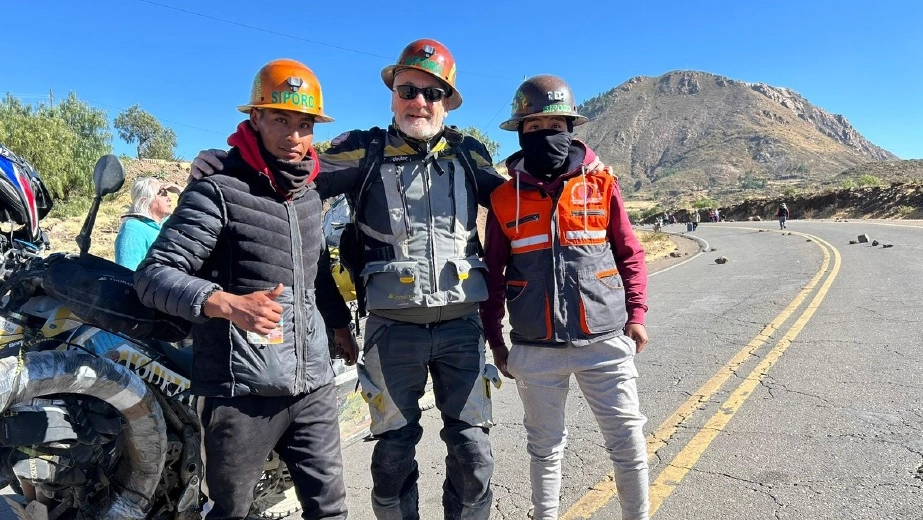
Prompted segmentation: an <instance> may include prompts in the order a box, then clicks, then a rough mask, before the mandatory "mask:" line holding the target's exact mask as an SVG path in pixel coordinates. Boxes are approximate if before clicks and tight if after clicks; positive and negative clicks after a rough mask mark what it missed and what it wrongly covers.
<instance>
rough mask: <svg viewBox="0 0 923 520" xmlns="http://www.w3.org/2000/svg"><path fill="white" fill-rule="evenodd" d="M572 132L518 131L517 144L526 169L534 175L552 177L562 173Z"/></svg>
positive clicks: (572, 137) (565, 164)
mask: <svg viewBox="0 0 923 520" xmlns="http://www.w3.org/2000/svg"><path fill="white" fill-rule="evenodd" d="M573 139H574V134H572V133H570V132H567V131H563V130H537V131H535V132H528V133H524V132H522V131H520V132H519V146H521V147H522V158H523V160H524V161H525V166H526V171H527V172H529V173H530V174H532V175H535V176H536V177H542V178H546V179H553V178H555V177H557V176H558V175H561V174H562V173H564V171H563V169H564V168H565V167H566V166H567V153H568V151H569V150H570V143H571V141H572V140H573Z"/></svg>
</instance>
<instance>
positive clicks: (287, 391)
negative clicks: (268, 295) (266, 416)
mask: <svg viewBox="0 0 923 520" xmlns="http://www.w3.org/2000/svg"><path fill="white" fill-rule="evenodd" d="M259 290H266V288H265V287H263V288H257V287H241V286H235V287H231V292H232V293H233V294H249V293H251V292H254V291H259ZM275 301H276V303H278V304H279V305H281V306H282V320H281V321H280V322H279V324H278V326H277V327H276V329H275V330H274V331H272V332H270V333H269V334H268V335H262V334H257V333H254V332H249V331H246V330H244V329H241V328H240V327H238V326H236V325H234V324H231V329H232V331H231V338H232V343H233V344H234V348H233V350H232V353H231V372H232V378H233V381H234V384H235V385H243V386H245V387H247V388H248V389H249V391H250V393H251V394H256V395H264V396H278V395H292V394H293V393H294V390H295V375H296V374H297V373H298V364H299V360H298V356H297V355H296V354H295V321H294V320H295V312H294V295H293V294H292V289H291V288H290V287H286V288H285V289H284V290H283V291H282V294H280V295H279V296H278V297H277V298H276V300H275Z"/></svg>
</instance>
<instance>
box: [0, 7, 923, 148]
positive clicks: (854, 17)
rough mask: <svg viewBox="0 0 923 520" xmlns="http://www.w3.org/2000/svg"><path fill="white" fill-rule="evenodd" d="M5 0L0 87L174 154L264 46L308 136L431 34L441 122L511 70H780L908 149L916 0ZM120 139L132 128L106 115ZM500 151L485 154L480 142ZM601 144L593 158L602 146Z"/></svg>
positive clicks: (463, 116)
mask: <svg viewBox="0 0 923 520" xmlns="http://www.w3.org/2000/svg"><path fill="white" fill-rule="evenodd" d="M622 4H623V2H620V1H618V0H584V1H582V2H566V1H564V2H562V1H560V0H559V1H553V2H552V1H534V2H522V1H515V2H514V1H503V0H494V1H489V2H481V1H477V0H471V1H458V0H455V1H447V2H446V1H444V2H434V1H409V2H408V1H402V2H389V1H380V0H378V1H364V0H354V1H352V2H337V1H334V2H256V1H249V2H245V1H240V0H221V1H217V0H186V1H183V0H92V1H86V2H78V1H74V0H42V1H41V2H26V1H25V0H7V1H5V2H3V22H4V23H3V27H2V29H0V51H2V56H3V65H2V68H3V73H2V74H0V94H2V93H6V92H9V93H11V94H13V95H14V96H16V97H18V98H20V99H22V100H23V101H26V102H30V103H38V102H42V101H47V99H48V97H49V90H53V92H54V96H55V98H56V99H61V98H63V97H65V96H67V94H68V92H70V91H74V92H76V93H77V96H78V97H79V98H80V99H82V100H83V101H85V102H87V103H89V104H91V105H93V106H95V107H98V108H101V109H104V110H106V111H107V113H108V115H109V118H110V121H111V120H112V119H114V118H115V117H116V115H117V114H118V113H119V112H120V111H122V110H124V109H126V108H128V107H130V106H132V105H134V104H140V105H141V108H142V109H144V110H146V111H148V112H150V113H151V114H153V115H154V116H155V117H157V118H158V119H159V120H160V121H161V122H162V123H163V124H164V125H165V126H167V127H170V128H172V129H173V130H174V131H176V133H177V136H178V139H177V141H178V146H177V154H178V155H180V156H181V157H185V158H187V159H190V158H192V157H194V156H195V154H196V153H197V152H198V150H200V149H202V148H210V147H218V148H226V147H227V145H226V138H227V135H228V134H229V133H230V132H231V131H232V130H233V128H234V127H235V126H236V124H237V123H238V122H239V121H240V120H241V119H242V114H241V113H239V112H237V110H236V109H235V107H236V106H237V105H239V104H242V103H244V102H246V101H247V99H248V96H249V92H250V86H251V81H252V78H253V76H254V74H255V73H256V71H257V70H258V69H259V68H260V67H261V66H262V65H263V64H264V63H266V62H267V61H270V60H272V59H275V58H282V57H287V58H293V59H296V60H299V61H301V62H303V63H305V64H307V65H308V66H309V67H311V68H312V69H313V70H314V72H315V73H316V74H317V75H318V77H319V79H320V82H321V85H322V87H323V92H324V97H325V102H326V110H327V113H329V114H330V115H332V116H333V117H335V118H336V122H334V123H329V124H318V125H317V127H316V129H315V134H316V139H318V140H324V139H331V138H333V137H335V136H336V135H338V134H339V133H341V132H343V131H346V130H350V129H353V128H368V127H371V126H374V125H381V126H383V125H386V124H387V123H388V122H390V118H391V113H390V108H389V103H390V97H389V96H390V93H389V92H388V90H387V89H386V88H385V87H384V85H383V84H382V82H381V79H380V76H379V72H380V70H381V68H382V67H384V66H386V65H388V64H390V63H393V62H394V61H395V60H396V58H397V56H398V54H400V51H401V49H402V48H403V47H404V45H406V44H407V43H409V42H410V41H412V40H414V39H417V38H421V37H429V38H435V39H437V40H439V41H441V42H443V43H444V44H446V45H447V46H448V48H449V49H450V50H451V51H452V53H453V54H454V55H455V58H456V61H457V63H458V85H457V86H458V89H459V91H460V92H461V93H462V94H463V96H464V104H463V105H462V106H461V108H460V109H459V110H457V111H453V112H450V114H449V117H448V119H447V123H449V124H454V125H458V126H461V127H466V126H475V127H478V128H480V129H481V130H482V131H484V132H486V133H487V135H488V136H489V137H490V138H491V139H493V140H495V141H498V142H499V143H500V144H501V151H500V155H502V156H505V155H508V154H510V153H512V152H514V151H515V150H516V149H517V139H516V134H515V133H514V132H505V131H502V130H500V129H499V128H498V125H499V124H500V123H501V122H502V121H504V120H505V119H506V118H507V117H508V115H509V110H510V100H511V98H512V95H513V92H514V91H515V90H516V88H517V87H518V85H519V84H520V83H521V82H522V80H523V78H524V77H526V76H533V75H536V74H555V75H559V76H562V77H564V78H565V79H566V80H567V81H568V82H569V83H570V85H571V87H572V88H573V90H574V93H575V96H576V98H577V100H578V101H584V100H586V99H589V98H591V97H593V96H595V95H597V94H600V93H602V92H605V91H607V90H609V89H611V88H613V87H616V86H618V85H619V84H621V83H622V82H624V81H626V80H627V79H629V78H631V77H633V76H639V75H643V76H660V75H662V74H664V73H667V72H670V71H674V70H681V69H682V70H700V71H705V72H710V73H713V74H718V75H721V76H727V77H729V78H732V79H736V80H741V81H748V82H762V83H767V84H770V85H773V86H777V87H787V88H791V89H793V90H795V91H797V92H799V93H800V94H801V95H803V96H804V97H805V98H806V99H807V100H808V101H810V102H811V103H813V104H814V105H817V106H819V107H821V108H823V109H825V110H827V111H829V112H831V113H835V114H842V115H843V116H845V117H846V119H847V120H849V121H850V123H851V124H852V125H853V126H854V127H855V128H856V129H857V130H858V131H859V132H860V133H861V134H862V135H864V136H865V137H866V138H867V139H869V140H870V141H871V142H873V143H874V144H876V145H878V146H881V147H883V148H885V149H887V150H889V151H891V152H893V153H895V154H897V155H898V156H899V157H901V158H903V159H916V158H923V25H921V20H923V7H921V6H923V2H919V1H918V0H901V1H892V0H878V1H875V2H857V1H853V0H839V1H831V0H817V1H807V2H806V1H804V0H802V1H790V0H777V1H767V2H750V1H746V0H743V1H742V0H735V1H708V0H703V1H700V2H691V1H684V2H674V1H660V2H643V1H638V2H632V3H631V4H632V5H628V6H624V5H622ZM113 146H114V148H115V150H116V152H117V153H125V154H129V155H133V154H134V146H132V145H128V144H126V143H124V142H123V141H122V140H121V139H119V138H118V135H117V134H115V133H114V136H113ZM495 159H499V157H497V158H495ZM603 159H605V158H603Z"/></svg>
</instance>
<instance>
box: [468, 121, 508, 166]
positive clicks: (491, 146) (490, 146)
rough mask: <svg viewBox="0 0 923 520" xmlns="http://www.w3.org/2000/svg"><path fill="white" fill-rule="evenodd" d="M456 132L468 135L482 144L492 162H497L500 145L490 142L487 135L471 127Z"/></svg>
mask: <svg viewBox="0 0 923 520" xmlns="http://www.w3.org/2000/svg"><path fill="white" fill-rule="evenodd" d="M458 130H459V131H460V132H461V133H463V134H465V135H470V136H471V137H473V138H475V139H477V140H478V141H480V142H481V143H483V144H484V146H485V147H486V148H487V151H488V152H490V156H491V157H492V158H493V160H494V161H496V160H497V154H498V153H499V152H500V143H498V142H497V141H493V140H491V139H490V138H489V137H487V134H485V133H483V132H481V131H480V130H478V129H477V128H475V127H473V126H469V127H466V128H459V129H458Z"/></svg>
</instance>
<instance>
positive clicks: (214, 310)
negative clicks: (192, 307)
mask: <svg viewBox="0 0 923 520" xmlns="http://www.w3.org/2000/svg"><path fill="white" fill-rule="evenodd" d="M282 289H283V286H282V284H281V283H280V284H279V285H277V286H276V287H275V288H274V289H269V290H267V291H255V292H252V293H250V294H244V295H236V294H231V293H227V292H224V291H216V292H214V293H212V295H211V296H209V297H208V300H207V301H206V302H205V306H204V309H203V310H204V312H205V315H206V316H208V317H209V318H224V319H226V320H229V321H230V322H231V323H233V324H234V325H237V326H238V327H240V328H241V329H243V330H246V331H247V332H255V333H257V334H261V335H263V336H266V335H268V334H269V333H270V332H272V331H273V330H275V328H276V326H277V325H278V324H279V322H280V321H282V306H281V305H279V304H278V303H276V298H278V297H279V295H280V294H282Z"/></svg>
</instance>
